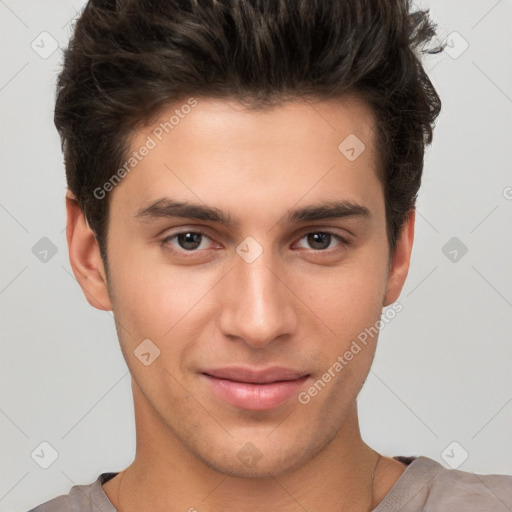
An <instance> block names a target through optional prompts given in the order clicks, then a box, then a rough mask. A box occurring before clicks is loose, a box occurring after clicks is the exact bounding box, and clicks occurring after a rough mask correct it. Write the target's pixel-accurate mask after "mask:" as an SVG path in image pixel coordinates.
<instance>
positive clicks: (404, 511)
mask: <svg viewBox="0 0 512 512" xmlns="http://www.w3.org/2000/svg"><path fill="white" fill-rule="evenodd" d="M394 458H395V459H397V460H400V461H402V462H405V463H406V464H408V466H407V468H406V469H405V471H404V472H403V473H402V475H401V477H400V478H399V479H398V480H397V481H396V482H395V485H394V486H393V487H392V488H391V490H390V491H389V492H388V493H387V494H386V496H385V497H384V499H383V500H382V501H381V502H380V503H379V504H378V505H377V507H375V508H374V509H373V512H512V476H506V475H477V474H474V473H469V472H466V471H459V470H455V469H446V468H445V467H444V466H442V465H441V464H439V463H438V462H436V461H434V460H432V459H430V458H428V457H423V456H421V457H402V456H397V457H394ZM115 475H117V473H102V474H101V475H100V476H99V477H98V479H97V480H96V481H95V482H93V483H92V484H89V485H75V486H73V487H72V488H71V490H70V492H69V494H67V495H63V496H59V497H57V498H54V499H53V500H50V501H48V502H46V503H43V504H42V505H39V506H38V507H36V508H34V509H32V510H30V511H29V512H71V511H73V512H117V511H116V509H115V508H114V506H113V505H112V503H111V502H110V500H109V499H108V497H107V495H106V494H105V493H104V492H103V488H102V487H101V485H102V484H103V483H105V482H107V481H108V480H110V479H111V478H113V477H114V476H115Z"/></svg>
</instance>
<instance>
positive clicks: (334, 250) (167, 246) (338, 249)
mask: <svg viewBox="0 0 512 512" xmlns="http://www.w3.org/2000/svg"><path fill="white" fill-rule="evenodd" d="M186 233H194V234H196V235H201V236H202V237H206V238H208V239H210V240H211V238H210V237H209V236H208V235H207V234H206V233H205V232H204V231H201V230H195V231H193V230H186V231H179V232H178V233H174V234H173V235H169V236H167V237H165V238H164V239H163V240H162V243H161V245H162V247H163V248H164V249H165V250H167V251H169V252H171V253H173V254H179V255H182V256H184V257H186V258H193V257H194V256H195V255H197V254H198V253H199V252H200V250H198V249H194V250H191V251H187V250H185V249H181V250H180V249H175V248H174V247H173V246H171V245H170V244H169V240H173V239H175V238H177V237H178V236H179V235H183V234H186ZM318 233H322V234H323V235H330V236H332V237H334V238H335V239H337V240H338V242H340V243H339V244H338V245H336V246H335V247H334V248H332V249H310V251H311V252H313V253H314V254H319V253H325V254H337V253H338V252H341V251H343V249H344V248H346V247H348V246H350V245H351V242H350V241H349V240H347V239H346V238H344V237H342V236H341V235H338V234H337V233H334V232H333V231H328V230H327V231H322V230H318V231H308V232H307V233H304V234H303V235H302V236H301V237H300V238H299V240H302V239H303V238H305V237H307V236H308V235H312V234H318ZM203 250H207V249H203Z"/></svg>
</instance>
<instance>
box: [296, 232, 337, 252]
mask: <svg viewBox="0 0 512 512" xmlns="http://www.w3.org/2000/svg"><path fill="white" fill-rule="evenodd" d="M303 240H305V241H306V245H307V246H304V245H301V244H300V242H299V246H300V247H301V248H303V249H313V250H315V251H325V250H326V249H332V248H334V247H336V246H339V245H343V242H345V240H344V239H343V238H342V237H340V236H339V235H336V234H334V233H330V232H329V231H315V232H312V233H307V234H306V235H304V236H303V237H302V238H301V241H303ZM336 241H337V242H338V243H337V244H336V243H333V242H336ZM339 242H342V243H341V244H340V243H339ZM345 243H346V242H345Z"/></svg>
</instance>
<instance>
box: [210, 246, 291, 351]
mask: <svg viewBox="0 0 512 512" xmlns="http://www.w3.org/2000/svg"><path fill="white" fill-rule="evenodd" d="M280 268H281V267H279V266H278V265H276V264H275V262H274V263H273V262H272V261H271V258H268V257H266V254H265V251H264V252H263V254H262V255H260V257H259V258H258V259H257V260H256V261H253V262H252V263H247V262H246V261H244V260H243V259H242V258H240V257H238V255H236V254H235V255H234V267H233V268H232V270H231V271H230V272H229V274H228V275H227V276H226V278H227V282H224V283H223V284H224V285H223V286H222V292H221V293H222V297H221V301H220V302H221V304H222V307H221V314H220V320H219V322H220V330H221V331H222V332H223V334H224V335H225V336H227V337H230V338H238V339H242V340H244V341H245V343H247V344H248V345H250V346H252V347H254V348H262V347H264V346H266V345H268V344H270V343H271V342H272V341H273V340H276V339H277V338H281V340H283V339H284V337H285V336H286V335H291V334H293V333H294V332H295V330H296V328H297V319H298V316H297V311H296V307H297V298H296V297H295V296H294V294H293V292H292V291H291V290H290V289H289V288H288V286H289V284H288V283H287V275H286V272H284V271H282V270H280ZM223 281H226V279H224V280H223Z"/></svg>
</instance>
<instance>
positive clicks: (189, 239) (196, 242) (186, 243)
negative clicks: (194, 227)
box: [178, 233, 202, 250]
mask: <svg viewBox="0 0 512 512" xmlns="http://www.w3.org/2000/svg"><path fill="white" fill-rule="evenodd" d="M201 238H202V235H201V233H180V234H179V235H178V243H179V244H180V246H181V247H182V248H183V249H188V250H191V249H197V248H198V247H199V246H200V245H201Z"/></svg>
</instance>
